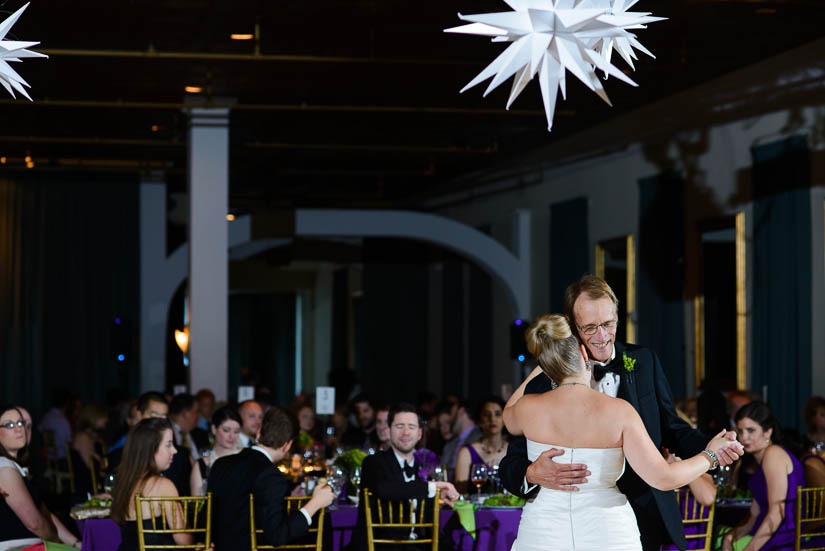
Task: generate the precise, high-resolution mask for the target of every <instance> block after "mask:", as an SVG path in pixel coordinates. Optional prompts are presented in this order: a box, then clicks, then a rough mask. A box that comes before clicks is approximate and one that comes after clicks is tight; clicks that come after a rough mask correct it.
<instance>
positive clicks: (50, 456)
mask: <svg viewBox="0 0 825 551" xmlns="http://www.w3.org/2000/svg"><path fill="white" fill-rule="evenodd" d="M43 449H44V450H45V452H46V471H45V472H44V473H43V476H45V477H46V478H47V479H49V480H51V481H53V482H54V489H55V491H56V492H57V493H58V494H62V493H63V484H65V483H66V482H69V483H70V484H71V473H68V472H66V471H61V470H60V466H59V465H58V462H57V439H56V438H55V436H54V431H53V430H44V431H43Z"/></svg>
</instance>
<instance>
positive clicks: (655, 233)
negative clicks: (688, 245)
mask: <svg viewBox="0 0 825 551" xmlns="http://www.w3.org/2000/svg"><path fill="white" fill-rule="evenodd" d="M683 197H684V182H683V181H682V179H681V178H680V177H679V176H678V175H676V174H660V175H657V176H653V177H650V178H644V179H642V180H640V181H639V217H640V219H639V250H638V259H639V270H638V273H637V278H636V284H637V289H638V292H637V311H638V323H637V327H638V333H637V339H636V340H637V342H638V343H639V344H641V345H643V346H647V347H649V348H650V349H652V350H653V351H654V352H656V353H657V354H658V355H659V359H661V361H662V369H663V370H664V372H665V375H666V376H667V379H668V382H669V383H670V388H671V389H672V391H673V396H674V398H676V399H679V398H683V397H684V396H685V393H686V391H687V389H686V380H685V378H686V373H685V305H684V287H685V265H684V247H685V227H684V224H685V223H684V207H683ZM733 340H735V337H734V336H731V342H733Z"/></svg>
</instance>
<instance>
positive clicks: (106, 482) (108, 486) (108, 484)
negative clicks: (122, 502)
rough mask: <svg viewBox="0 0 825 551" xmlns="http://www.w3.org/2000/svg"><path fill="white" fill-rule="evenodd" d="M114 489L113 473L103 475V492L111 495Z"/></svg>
mask: <svg viewBox="0 0 825 551" xmlns="http://www.w3.org/2000/svg"><path fill="white" fill-rule="evenodd" d="M114 489H115V473H106V472H104V473H103V491H104V492H106V493H107V494H109V495H112V490H114Z"/></svg>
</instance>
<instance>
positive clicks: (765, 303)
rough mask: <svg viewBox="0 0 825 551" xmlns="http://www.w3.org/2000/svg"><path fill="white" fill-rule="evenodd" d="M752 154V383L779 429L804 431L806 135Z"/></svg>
mask: <svg viewBox="0 0 825 551" xmlns="http://www.w3.org/2000/svg"><path fill="white" fill-rule="evenodd" d="M752 155H753V190H754V209H753V210H754V213H753V216H754V220H753V228H754V230H753V231H754V235H753V267H754V274H753V314H752V319H753V327H752V335H753V338H752V341H751V350H752V352H753V356H752V359H751V366H752V378H751V381H752V385H751V386H752V389H753V390H754V391H756V392H757V393H760V394H761V393H762V390H763V387H765V388H766V389H767V394H768V404H769V405H770V407H771V410H772V411H773V413H774V415H776V416H777V417H778V418H779V419H780V421H781V422H782V424H783V425H784V426H790V427H795V428H801V409H802V405H803V404H804V403H805V401H806V400H807V399H808V397H809V396H810V392H811V370H812V366H813V362H812V358H811V206H810V200H811V196H810V189H809V188H810V185H811V173H810V170H811V168H810V167H811V161H810V153H809V151H808V146H807V141H806V139H805V138H803V137H793V138H789V139H787V140H783V141H781V142H777V143H772V144H768V145H764V146H760V147H756V148H754V149H753V150H752ZM820 231H821V230H820ZM820 338H821V337H820Z"/></svg>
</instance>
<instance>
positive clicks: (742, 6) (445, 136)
mask: <svg viewBox="0 0 825 551" xmlns="http://www.w3.org/2000/svg"><path fill="white" fill-rule="evenodd" d="M20 5H21V0H6V1H5V2H3V3H2V4H0V7H1V8H2V10H4V11H6V12H11V11H14V10H16V9H17V8H19V7H20ZM508 9H509V8H508V6H507V5H506V4H505V3H504V2H502V1H500V0H443V1H440V2H427V1H423V2H410V1H401V0H325V1H319V2H306V1H298V2H275V1H271V0H258V1H250V0H233V1H231V2H230V1H228V0H224V1H221V2H218V1H211V2H210V1H206V0H177V1H166V2H162V1H159V2H146V1H136V0H132V1H127V0H115V1H112V0H106V1H103V0H88V1H85V2H67V1H54V0H49V1H47V0H34V2H33V3H32V5H31V6H29V8H28V10H27V11H26V12H25V13H24V14H23V16H22V18H21V19H20V21H19V22H18V23H17V25H15V27H14V28H13V29H12V32H13V34H14V35H15V36H9V37H7V38H11V39H20V40H39V41H40V42H41V45H40V47H39V48H35V49H39V51H44V52H46V53H49V54H50V56H51V58H50V59H48V60H40V59H30V60H26V61H25V62H24V63H23V64H20V65H16V66H15V68H16V69H17V70H18V72H20V74H21V75H22V76H23V77H24V78H25V79H26V80H27V81H28V82H29V83H30V84H31V85H32V90H31V95H32V97H33V98H34V100H35V102H34V104H29V102H28V101H26V100H19V99H18V100H12V99H11V98H10V97H8V96H5V97H0V121H2V123H0V124H1V127H2V130H0V156H3V157H5V158H6V162H5V164H4V165H2V167H0V170H9V169H11V170H19V169H20V168H21V167H23V166H24V164H25V162H24V159H25V157H26V156H31V157H32V159H33V161H34V168H32V169H30V170H36V171H62V170H82V171H124V170H126V171H135V170H149V169H154V170H163V171H166V173H167V174H168V177H169V181H170V182H172V183H173V184H175V185H177V186H180V187H183V185H184V182H185V168H186V115H185V111H184V109H183V107H184V103H185V102H186V101H191V100H192V99H193V98H195V97H198V98H201V99H202V100H203V101H207V102H208V101H222V100H221V98H232V100H233V101H234V102H235V107H234V108H233V110H232V115H231V130H230V139H231V169H230V201H231V206H232V208H234V209H236V210H240V211H249V210H257V209H265V208H284V207H287V208H289V207H295V206H342V207H343V206H360V207H380V206H384V207H389V206H393V207H410V208H415V207H416V206H419V205H420V204H421V201H422V200H424V199H426V198H429V197H433V196H434V195H439V194H443V193H447V192H450V191H454V190H455V188H456V186H459V185H461V186H466V185H471V183H470V184H468V182H466V180H461V183H458V182H457V179H456V177H457V176H460V175H462V174H465V173H467V172H469V171H473V170H477V169H479V168H484V167H488V166H489V167H493V166H497V165H500V164H501V163H504V162H506V161H507V160H508V158H511V157H512V156H513V155H514V154H516V153H521V152H523V151H526V150H530V149H534V148H536V147H540V146H542V145H545V144H548V143H550V142H552V141H554V140H558V139H561V138H565V137H568V136H570V135H571V134H573V133H575V132H577V131H579V130H582V129H584V128H587V127H589V126H592V125H593V124H595V123H597V122H601V121H604V120H606V119H610V118H611V117H614V116H617V115H619V114H624V113H627V112H629V111H631V110H633V109H635V108H638V107H640V106H642V105H644V104H646V103H649V102H651V101H655V100H657V99H661V98H664V97H667V96H670V95H672V94H674V93H677V92H679V91H681V90H684V89H686V88H690V87H692V86H695V85H697V84H700V83H702V82H705V81H708V80H710V79H713V78H715V77H717V76H720V75H722V74H725V73H727V72H729V71H731V70H734V69H738V68H741V67H744V66H746V65H750V64H753V63H757V62H759V61H760V60H762V59H765V58H766V57H770V56H773V55H776V54H779V53H781V52H783V51H785V50H788V49H790V48H793V47H796V46H799V45H801V44H804V43H806V42H808V41H811V40H814V39H816V38H820V37H822V36H825V24H823V23H825V2H822V1H821V0H786V1H759V0H741V1H736V0H666V1H658V2H656V1H653V0H641V2H639V4H637V5H636V7H635V8H634V9H636V10H638V11H652V12H653V13H654V14H655V15H659V16H664V17H668V18H669V20H668V21H665V22H661V23H656V24H654V25H651V26H650V28H648V29H646V30H641V31H639V33H638V36H639V39H640V41H641V42H642V43H643V44H644V45H645V46H646V47H648V48H649V49H650V50H652V51H653V52H654V53H655V54H656V55H657V59H656V60H652V59H649V58H646V57H644V58H642V59H641V60H640V62H639V63H638V64H637V71H636V73H635V74H633V75H632V76H633V78H634V80H636V81H637V82H638V83H639V84H640V87H639V88H631V87H629V86H627V85H625V84H623V83H621V82H619V81H617V80H615V79H611V80H610V81H609V82H608V83H607V84H606V89H607V92H608V94H609V95H610V97H611V99H612V101H613V104H614V107H613V108H610V107H608V106H607V105H606V104H604V103H603V102H602V101H601V100H600V99H599V98H598V97H597V96H596V95H595V94H593V93H592V92H590V91H589V90H587V89H586V88H585V87H584V86H583V85H581V84H580V83H579V82H578V81H576V79H575V78H573V77H572V76H571V77H570V78H568V100H567V101H566V102H561V100H560V104H559V106H558V108H557V111H556V117H555V124H554V128H553V132H552V133H547V131H546V123H545V118H544V114H543V112H542V111H541V100H540V95H539V91H538V85H537V83H531V84H530V85H529V86H528V89H527V90H525V92H524V93H523V94H522V95H521V96H520V98H519V99H518V101H517V102H516V103H515V104H514V106H513V110H511V111H509V112H508V111H505V109H504V106H505V103H506V98H507V94H508V92H509V89H510V86H509V83H506V84H504V85H503V86H501V87H499V89H497V90H496V91H495V92H493V93H492V94H491V95H490V96H488V97H487V98H486V99H485V98H482V91H483V87H477V88H473V89H471V90H470V91H468V92H466V93H465V94H459V93H458V91H459V90H460V89H461V88H462V87H463V86H464V85H465V84H466V83H467V82H468V81H469V80H471V79H472V78H473V77H474V76H475V75H476V74H477V73H478V72H479V71H480V70H481V69H483V68H484V67H485V66H486V65H487V64H488V63H489V62H490V61H492V59H493V58H494V57H495V56H496V55H497V54H498V53H499V52H500V51H501V49H502V48H503V47H504V46H503V45H501V44H492V43H490V42H489V41H488V40H487V39H485V38H483V37H473V36H466V35H455V34H445V33H443V32H442V29H444V28H447V27H452V26H457V25H459V24H461V22H460V21H459V20H458V18H457V17H456V14H457V12H459V11H460V12H462V13H483V12H490V11H507V10H508ZM256 25H257V28H258V29H259V37H260V38H259V40H258V41H257V45H256V41H255V40H252V41H238V40H231V39H230V37H229V35H230V34H231V33H253V32H254V29H255V27H256ZM256 48H257V51H258V52H259V53H260V55H258V56H255V55H254V54H255V51H256ZM223 54H230V55H223ZM614 63H615V64H616V65H618V66H619V67H620V68H625V66H624V64H623V61H621V59H619V58H618V57H615V58H614ZM185 86H199V87H202V88H203V92H202V93H201V94H188V93H186V92H185V91H184V87H185Z"/></svg>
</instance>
